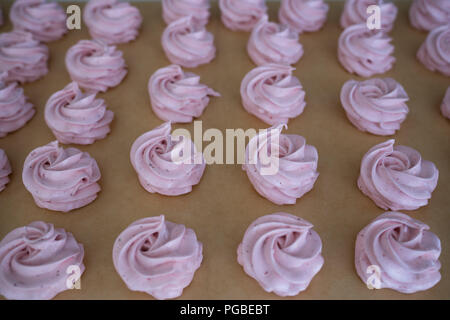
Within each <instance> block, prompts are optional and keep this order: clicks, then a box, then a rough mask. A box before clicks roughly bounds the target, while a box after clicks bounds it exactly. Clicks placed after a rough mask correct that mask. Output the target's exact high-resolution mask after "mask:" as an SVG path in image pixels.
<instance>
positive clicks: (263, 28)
mask: <svg viewBox="0 0 450 320" xmlns="http://www.w3.org/2000/svg"><path fill="white" fill-rule="evenodd" d="M247 52H248V55H249V56H250V58H251V59H252V60H253V62H254V63H255V64H257V65H262V64H267V63H278V64H287V65H289V64H294V63H297V62H298V60H300V58H301V57H302V56H303V46H302V45H301V43H300V42H299V36H298V33H297V32H295V31H293V30H291V29H289V28H288V27H286V26H283V25H280V24H277V23H275V22H269V20H268V17H267V15H264V16H263V17H262V18H261V20H260V21H259V22H258V24H257V25H256V26H255V27H254V28H253V30H252V33H251V35H250V39H249V40H248V43H247Z"/></svg>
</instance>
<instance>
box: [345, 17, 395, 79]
mask: <svg viewBox="0 0 450 320" xmlns="http://www.w3.org/2000/svg"><path fill="white" fill-rule="evenodd" d="M391 41H392V38H390V37H389V36H388V35H387V34H386V33H384V32H383V31H375V30H369V29H368V28H367V26H366V24H365V23H362V24H357V25H352V26H350V27H348V28H346V29H345V30H344V31H343V32H342V34H341V36H340V37H339V46H338V58H339V61H340V63H341V64H342V66H343V67H344V68H345V69H346V70H347V71H348V72H350V73H356V74H357V75H359V76H361V77H366V78H367V77H371V76H373V75H375V74H380V73H385V72H387V71H389V70H390V69H392V66H393V65H394V62H395V58H394V57H393V55H392V54H393V53H394V46H393V45H392V44H391V43H390V42H391Z"/></svg>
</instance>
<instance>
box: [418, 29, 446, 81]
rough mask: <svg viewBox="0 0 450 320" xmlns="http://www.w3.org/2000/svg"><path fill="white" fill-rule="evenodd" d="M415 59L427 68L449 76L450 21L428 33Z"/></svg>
mask: <svg viewBox="0 0 450 320" xmlns="http://www.w3.org/2000/svg"><path fill="white" fill-rule="evenodd" d="M417 59H419V61H420V62H422V64H423V65H424V66H425V67H426V68H427V69H429V70H431V71H438V72H440V73H442V74H443V75H445V76H447V77H450V22H449V23H448V24H446V25H443V26H440V27H437V28H435V29H433V30H432V31H431V32H430V33H429V34H428V36H427V38H426V40H425V42H424V43H423V44H422V46H421V47H420V49H419V51H418V52H417Z"/></svg>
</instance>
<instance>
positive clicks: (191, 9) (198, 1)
mask: <svg viewBox="0 0 450 320" xmlns="http://www.w3.org/2000/svg"><path fill="white" fill-rule="evenodd" d="M209 8H210V4H209V0H162V11H163V19H164V21H165V22H166V23H167V24H170V23H172V22H174V21H176V20H178V19H180V18H182V17H185V16H192V18H193V20H194V22H195V23H196V24H199V25H202V26H204V25H206V24H208V20H209Z"/></svg>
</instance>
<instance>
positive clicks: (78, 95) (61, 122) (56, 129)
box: [45, 82, 114, 144]
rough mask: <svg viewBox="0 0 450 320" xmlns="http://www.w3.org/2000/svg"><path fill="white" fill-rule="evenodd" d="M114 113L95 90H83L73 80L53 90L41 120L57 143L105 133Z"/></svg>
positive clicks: (88, 139) (87, 141)
mask: <svg viewBox="0 0 450 320" xmlns="http://www.w3.org/2000/svg"><path fill="white" fill-rule="evenodd" d="M113 118H114V113H113V112H112V111H110V110H106V103H105V100H103V99H96V93H83V92H82V91H81V90H80V88H79V87H78V84H77V83H76V82H72V83H70V84H68V85H67V86H66V87H65V88H64V89H62V90H60V91H58V92H56V93H54V94H53V95H52V96H51V97H50V99H49V100H48V101H47V104H46V106H45V122H46V123H47V125H48V127H49V128H50V129H51V130H52V131H53V134H54V135H55V137H56V139H58V141H59V142H61V143H66V144H70V143H75V144H91V143H94V142H95V141H96V140H100V139H103V138H105V137H106V135H107V134H108V133H109V131H110V129H109V124H110V123H111V121H112V120H113Z"/></svg>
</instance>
